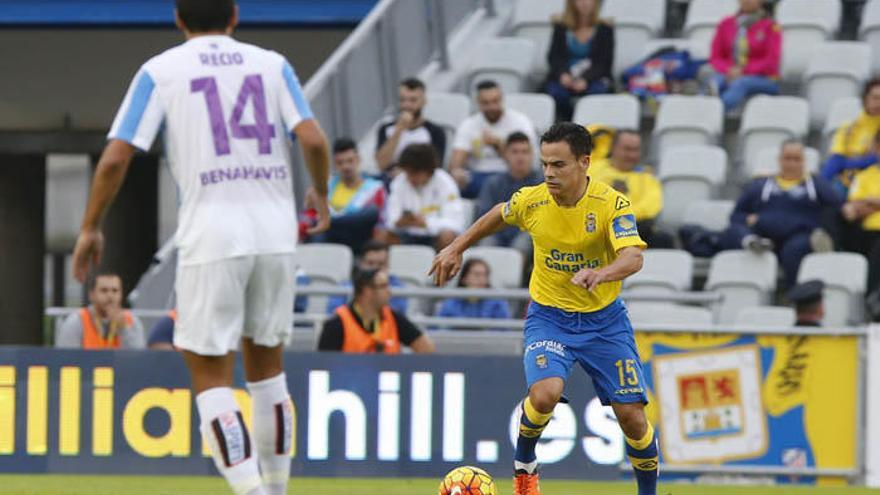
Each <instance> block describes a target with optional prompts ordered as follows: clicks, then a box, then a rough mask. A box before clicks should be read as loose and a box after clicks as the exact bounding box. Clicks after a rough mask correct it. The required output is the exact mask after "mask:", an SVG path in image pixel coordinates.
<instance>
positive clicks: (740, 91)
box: [701, 0, 782, 111]
mask: <svg viewBox="0 0 880 495" xmlns="http://www.w3.org/2000/svg"><path fill="white" fill-rule="evenodd" d="M781 58H782V33H781V30H780V28H779V25H778V24H776V21H774V20H773V18H772V17H771V16H770V15H769V14H768V13H767V11H766V10H764V7H763V2H762V1H761V0H739V12H737V13H736V14H734V15H732V16H729V17H725V18H724V19H722V20H721V23H719V24H718V28H717V29H716V30H715V37H714V38H713V39H712V49H711V53H710V55H709V64H708V65H707V66H705V69H704V71H703V73H702V74H701V78H702V79H703V80H704V83H705V85H706V86H708V88H707V92H708V93H710V94H713V95H718V96H720V97H721V100H722V101H723V102H724V108H725V110H727V111H731V110H733V109H735V108H737V107H738V106H739V105H740V104H741V103H743V102H744V101H745V100H746V98H748V97H749V96H752V95H756V94H768V95H776V94H779V84H778V82H777V81H778V79H779V62H780V59H781Z"/></svg>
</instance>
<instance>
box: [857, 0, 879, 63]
mask: <svg viewBox="0 0 880 495" xmlns="http://www.w3.org/2000/svg"><path fill="white" fill-rule="evenodd" d="M859 39H860V40H862V41H865V42H867V43H868V44H870V45H871V72H872V73H876V72H880V0H869V1H868V3H867V4H866V5H865V7H864V9H863V10H862V23H861V26H859Z"/></svg>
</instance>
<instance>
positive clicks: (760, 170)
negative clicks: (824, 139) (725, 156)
mask: <svg viewBox="0 0 880 495" xmlns="http://www.w3.org/2000/svg"><path fill="white" fill-rule="evenodd" d="M821 160H822V157H821V156H820V155H819V151H818V150H816V149H815V148H809V147H805V148H804V161H805V162H806V163H805V165H806V169H807V171H808V172H809V173H811V174H816V173H819V162H820V161H821ZM743 165H744V166H743V173H744V174H745V177H746V178H748V179H751V178H754V177H767V176H770V175H776V174H778V173H779V147H778V146H776V147H773V148H764V149H762V150H761V151H759V152H758V156H757V157H756V158H755V160H754V161H751V162H746V163H744V164H743Z"/></svg>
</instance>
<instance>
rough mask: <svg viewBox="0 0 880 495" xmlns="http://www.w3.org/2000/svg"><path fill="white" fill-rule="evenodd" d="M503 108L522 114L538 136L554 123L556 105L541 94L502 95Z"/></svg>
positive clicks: (548, 97)
mask: <svg viewBox="0 0 880 495" xmlns="http://www.w3.org/2000/svg"><path fill="white" fill-rule="evenodd" d="M504 106H505V107H507V108H512V109H514V110H519V111H520V112H522V113H524V114H525V115H526V117H528V118H529V120H531V121H532V124H533V125H534V126H535V131H536V132H537V133H538V134H541V133H543V132H544V131H546V130H547V129H549V128H550V126H552V125H553V122H554V121H556V104H555V103H554V102H553V98H551V97H550V96H549V95H545V94H543V93H511V94H509V95H504Z"/></svg>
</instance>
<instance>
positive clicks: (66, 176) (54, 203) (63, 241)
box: [45, 153, 176, 252]
mask: <svg viewBox="0 0 880 495" xmlns="http://www.w3.org/2000/svg"><path fill="white" fill-rule="evenodd" d="M91 162H92V160H91V158H89V155H68V154H56V153H50V154H48V155H46V206H45V208H46V212H45V218H46V226H45V229H46V249H47V250H49V251H57V252H68V251H69V250H70V249H71V247H72V246H73V245H74V244H75V243H76V239H77V237H78V236H79V225H80V222H81V220H82V217H83V213H85V211H86V201H87V200H88V198H89V182H90V180H91ZM171 204H176V201H172V202H171Z"/></svg>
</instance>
